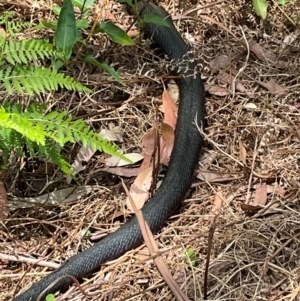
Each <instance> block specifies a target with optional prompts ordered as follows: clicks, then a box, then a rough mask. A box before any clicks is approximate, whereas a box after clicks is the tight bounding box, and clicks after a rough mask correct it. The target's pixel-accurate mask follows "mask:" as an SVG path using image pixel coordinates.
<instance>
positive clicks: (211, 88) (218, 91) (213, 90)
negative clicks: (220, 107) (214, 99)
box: [205, 84, 229, 96]
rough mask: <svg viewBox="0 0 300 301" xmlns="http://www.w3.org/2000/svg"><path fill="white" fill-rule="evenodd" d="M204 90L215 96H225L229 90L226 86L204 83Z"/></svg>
mask: <svg viewBox="0 0 300 301" xmlns="http://www.w3.org/2000/svg"><path fill="white" fill-rule="evenodd" d="M205 90H206V91H207V92H208V93H210V94H212V95H216V96H226V95H228V94H229V91H228V90H227V89H226V88H223V87H220V86H216V85H209V84H205Z"/></svg>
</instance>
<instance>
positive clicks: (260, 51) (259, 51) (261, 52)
mask: <svg viewBox="0 0 300 301" xmlns="http://www.w3.org/2000/svg"><path fill="white" fill-rule="evenodd" d="M249 49H250V51H251V52H253V53H254V54H255V55H256V56H257V58H258V59H260V60H261V61H263V62H266V61H270V62H275V55H274V54H273V53H271V52H268V51H267V50H266V49H264V48H263V47H261V46H260V45H259V44H257V43H256V42H255V41H253V40H252V41H251V42H250V43H249Z"/></svg>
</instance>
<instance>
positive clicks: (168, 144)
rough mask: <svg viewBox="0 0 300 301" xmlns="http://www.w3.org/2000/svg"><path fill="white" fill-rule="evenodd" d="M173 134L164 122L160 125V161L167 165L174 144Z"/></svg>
mask: <svg viewBox="0 0 300 301" xmlns="http://www.w3.org/2000/svg"><path fill="white" fill-rule="evenodd" d="M174 139H175V134H174V130H173V129H172V127H171V126H169V125H168V124H166V123H162V125H161V140H160V163H161V164H165V165H167V164H168V163H169V161H170V156H171V153H172V150H173V146H174Z"/></svg>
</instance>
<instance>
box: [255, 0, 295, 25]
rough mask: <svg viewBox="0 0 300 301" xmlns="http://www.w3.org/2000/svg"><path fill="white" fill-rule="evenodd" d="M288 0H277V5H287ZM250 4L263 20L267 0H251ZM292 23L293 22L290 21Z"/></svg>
mask: <svg viewBox="0 0 300 301" xmlns="http://www.w3.org/2000/svg"><path fill="white" fill-rule="evenodd" d="M289 2H290V1H289V0H277V4H278V5H287V4H289ZM252 5H253V7H254V10H255V12H256V14H257V15H258V16H259V17H261V18H262V19H263V20H264V19H266V17H267V13H268V12H267V9H268V2H267V0H252ZM292 23H293V22H292Z"/></svg>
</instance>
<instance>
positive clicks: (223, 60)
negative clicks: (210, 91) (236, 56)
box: [209, 54, 230, 70]
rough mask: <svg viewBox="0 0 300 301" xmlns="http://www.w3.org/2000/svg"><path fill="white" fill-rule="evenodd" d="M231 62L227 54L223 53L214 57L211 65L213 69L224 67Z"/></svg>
mask: <svg viewBox="0 0 300 301" xmlns="http://www.w3.org/2000/svg"><path fill="white" fill-rule="evenodd" d="M229 63H230V59H229V57H228V56H227V55H225V54H222V55H219V56H217V57H216V58H214V59H212V60H211V62H210V63H209V67H210V68H211V69H213V70H214V69H218V70H219V69H224V68H226V67H227V65H228V64H229Z"/></svg>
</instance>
